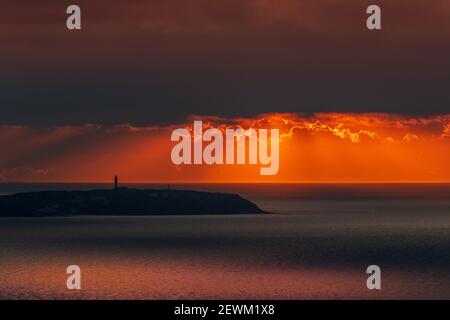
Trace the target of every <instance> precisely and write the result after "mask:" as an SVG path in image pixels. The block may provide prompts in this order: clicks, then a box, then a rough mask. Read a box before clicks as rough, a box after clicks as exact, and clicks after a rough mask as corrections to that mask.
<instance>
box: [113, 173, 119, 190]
mask: <svg viewBox="0 0 450 320" xmlns="http://www.w3.org/2000/svg"><path fill="white" fill-rule="evenodd" d="M117 189H119V177H118V176H117V174H116V175H115V176H114V190H117Z"/></svg>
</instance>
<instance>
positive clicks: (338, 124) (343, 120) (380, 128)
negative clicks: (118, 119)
mask: <svg viewBox="0 0 450 320" xmlns="http://www.w3.org/2000/svg"><path fill="white" fill-rule="evenodd" d="M194 120H202V121H203V126H204V128H212V127H214V128H218V129H220V130H222V131H224V130H225V129H226V128H242V129H244V130H246V129H249V128H254V129H279V131H280V137H281V142H280V169H279V173H278V174H277V175H275V176H260V175H259V166H255V165H179V166H177V165H174V164H173V163H172V161H171V157H170V154H171V150H172V148H173V146H174V145H175V143H174V142H171V141H170V135H171V132H172V130H174V129H176V128H180V127H185V128H188V129H189V130H192V125H193V121H194ZM449 147H450V115H438V116H430V117H406V116H403V115H394V114H377V113H373V114H349V113H318V114H312V115H304V114H292V113H273V114H262V115H259V116H257V117H253V118H231V119H230V118H219V117H208V116H206V117H205V116H191V117H189V118H188V119H187V120H186V122H185V123H181V124H174V125H169V126H151V127H135V126H132V125H118V126H110V127H108V126H102V125H92V124H88V125H83V126H71V127H69V126H65V127H57V128H46V129H42V128H30V127H20V126H0V150H1V151H2V152H1V153H0V180H2V181H28V182H37V181H42V182H49V181H59V182H75V181H77V182H98V181H110V179H111V176H112V175H114V174H116V173H117V174H119V175H120V176H121V179H122V180H124V181H129V182H164V183H173V182H186V183H189V182H400V181H402V182H450V169H449V166H448V159H449V158H450V148H449Z"/></svg>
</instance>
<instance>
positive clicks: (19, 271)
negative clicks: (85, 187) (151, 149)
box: [0, 187, 450, 299]
mask: <svg viewBox="0 0 450 320" xmlns="http://www.w3.org/2000/svg"><path fill="white" fill-rule="evenodd" d="M22 188H23V187H22ZM302 188H304V187H302ZM5 189H6V187H3V190H5ZM204 189H208V188H207V187H204ZM210 189H211V188H210ZM277 189H279V188H277ZM0 190H2V189H1V187H0ZM283 190H292V188H287V189H283V188H281V189H279V190H278V194H277V193H276V192H275V191H272V193H270V192H268V190H265V191H264V190H263V191H262V190H256V189H251V188H247V189H245V190H241V191H244V192H241V193H244V195H246V196H247V197H248V198H250V199H251V200H253V201H255V202H257V203H258V204H259V205H260V206H261V207H262V208H263V209H265V210H267V211H270V212H274V214H267V215H240V216H170V217H162V216H154V217H64V218H39V219H33V218H6V219H1V220H0V298H13V299H15V298H27V299H39V298H89V299H91V298H92V299H96V298H106V299H114V298H123V299H177V298H183V299H195V298H202V299H203V298H206V299H215V298H219V299H220V298H229V299H235V298H256V299H259V298H262V299H265V298H270V299H303V298H306V299H314V298H321V299H329V298H339V299H340V298H342V299H344V298H357V299H359V298H362V299H377V298H394V299H403V298H405V299H417V298H433V299H450V201H448V200H446V199H445V198H442V197H441V198H439V199H434V200H427V201H423V200H421V201H416V200H411V199H408V200H406V199H400V200H392V199H390V200H380V199H379V197H378V196H377V197H373V196H371V197H369V199H366V198H365V197H363V198H365V199H363V200H362V199H352V200H350V199H349V200H345V201H342V200H341V201H337V200H335V199H333V197H328V198H327V197H320V196H317V197H312V196H310V197H309V198H310V199H304V197H302V196H301V195H298V196H295V192H294V193H293V194H290V195H289V193H287V192H285V191H283ZM340 190H341V191H342V189H340ZM341 191H339V192H341ZM336 192H338V191H336ZM347 193H348V192H347ZM327 194H330V193H329V192H327ZM370 194H371V195H373V193H370ZM322 198H323V199H322ZM344 198H345V197H344ZM358 198H361V197H358ZM399 198H401V197H399ZM69 264H77V265H79V266H80V267H81V269H82V290H81V291H78V292H72V291H68V290H67V289H66V287H65V283H66V274H65V269H66V267H67V266H68V265H69ZM371 264H377V265H379V266H380V267H381V269H382V290H381V291H376V292H373V291H369V290H367V288H366V278H367V275H366V274H365V269H366V268H367V266H369V265H371Z"/></svg>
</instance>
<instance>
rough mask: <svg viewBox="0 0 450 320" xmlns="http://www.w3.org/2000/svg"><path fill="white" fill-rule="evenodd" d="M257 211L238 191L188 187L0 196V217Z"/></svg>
mask: <svg viewBox="0 0 450 320" xmlns="http://www.w3.org/2000/svg"><path fill="white" fill-rule="evenodd" d="M258 213H264V212H263V211H262V210H261V209H259V208H258V206H257V205H255V204H254V203H252V202H250V201H248V200H246V199H244V198H242V197H241V196H239V195H237V194H229V193H210V192H198V191H189V190H150V189H131V188H117V189H112V190H108V189H105V190H89V191H38V192H27V193H17V194H13V195H5V196H0V217H42V216H65V215H183V214H258Z"/></svg>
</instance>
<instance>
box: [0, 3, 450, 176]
mask: <svg viewBox="0 0 450 320" xmlns="http://www.w3.org/2000/svg"><path fill="white" fill-rule="evenodd" d="M375 3H376V4H378V5H379V6H380V7H381V9H382V30H381V31H369V30H367V29H366V27H365V20H366V17H367V15H366V13H365V11H366V8H367V6H368V5H370V4H375ZM69 4H78V5H79V6H80V7H81V9H82V30H81V31H68V30H67V29H66V25H65V20H66V17H67V15H66V13H65V11H66V7H67V6H68V5H69ZM0 44H1V50H0V70H1V72H0V88H1V94H0V112H1V117H0V132H1V136H0V148H1V149H0V151H1V152H0V180H2V181H79V180H81V181H103V180H108V179H109V177H110V176H111V175H112V174H113V173H112V172H113V171H122V172H123V175H124V176H126V177H127V178H128V180H130V181H131V180H133V181H178V180H182V181H194V180H195V181H197V180H198V181H210V180H211V181H224V180H226V181H237V180H239V179H242V180H246V181H250V180H251V181H253V180H257V181H260V179H261V178H260V177H258V176H257V175H255V174H254V172H253V171H252V170H253V169H252V168H250V169H249V168H246V169H242V168H238V169H236V168H220V169H217V168H203V169H202V168H197V169H195V170H184V168H179V167H173V166H172V165H171V164H170V163H166V162H168V160H169V159H168V156H169V155H170V141H167V139H168V138H167V137H168V136H167V132H169V131H170V129H171V128H174V127H179V126H189V125H191V122H190V120H192V117H193V115H197V117H216V119H220V121H221V122H220V123H217V124H218V125H220V124H227V123H233V124H234V125H235V124H238V125H242V123H241V122H240V121H241V120H242V119H247V120H245V121H244V123H243V124H244V126H245V125H247V124H248V123H253V122H254V121H255V120H260V119H267V118H271V119H272V118H273V117H275V118H277V117H278V116H277V115H280V114H283V115H284V116H285V117H287V118H288V119H297V120H299V119H308V121H313V122H317V121H319V122H320V123H321V124H325V126H328V125H329V126H330V128H336V127H339V126H340V125H341V126H340V127H339V128H350V129H349V130H354V131H352V132H356V133H358V132H359V131H360V130H373V131H375V129H377V134H378V136H376V137H375V138H373V139H371V141H365V140H364V141H356V142H355V141H348V139H345V137H344V138H342V137H340V136H336V135H333V134H330V132H328V133H326V131H327V130H328V129H324V130H323V132H320V134H316V133H313V132H307V133H308V134H306V133H305V132H303V131H304V130H303V131H302V130H300V133H299V132H296V133H295V134H294V137H289V138H288V139H286V140H285V141H284V142H282V145H283V147H282V151H283V150H284V156H283V153H282V163H284V166H282V167H281V170H280V174H279V175H277V178H273V179H276V180H277V181H291V180H295V181H344V180H346V181H347V180H348V181H372V180H380V181H416V180H418V181H450V174H449V172H448V169H446V166H445V165H444V160H443V158H442V157H444V156H448V151H447V149H448V140H449V139H448V138H447V136H448V135H447V133H446V132H447V131H446V130H448V123H449V122H448V121H447V120H448V114H449V113H450V108H449V105H450V90H449V85H450V59H448V57H449V56H450V2H449V1H447V0H428V1H419V0H409V1H406V0H396V1H384V0H380V1H375V2H374V1H366V0H346V1H342V0H314V1H312V0H276V1H275V0H215V1H210V0H194V1H182V0H165V1H162V0H152V1H143V0H130V1H114V0H108V1H106V0H90V1H86V0H77V1H74V2H70V3H68V2H66V1H57V0H40V1H33V0H20V1H2V3H1V4H0ZM337 115H339V116H337ZM370 115H374V116H373V117H374V118H375V119H376V120H377V121H378V120H380V121H386V123H390V121H391V119H393V118H395V119H400V120H399V121H401V122H402V121H405V122H407V123H409V124H408V126H407V129H405V128H403V129H401V130H400V128H398V127H396V126H393V125H392V126H391V125H388V124H386V125H385V126H384V127H383V126H376V127H373V124H368V123H366V122H363V120H364V119H366V118H367V117H368V116H369V117H370ZM324 117H325V118H326V119H324ZM343 117H352V118H353V119H359V120H358V121H359V122H358V121H357V123H352V124H351V126H348V125H349V123H346V122H345V121H343V122H338V120H343ZM238 119H239V121H238ZM337 119H338V120H337ZM421 119H422V120H423V119H428V120H427V121H431V123H433V125H432V126H431V125H424V126H418V125H411V123H412V122H414V121H417V123H421V122H420V121H421ZM408 121H409V122H408ZM283 123H284V122H283ZM387 127H389V129H386V128H387ZM380 128H382V130H381V129H380ZM322 129H323V128H322ZM380 130H381V131H380ZM408 130H410V131H411V132H408ZM379 131H380V132H379ZM408 134H410V136H409V138H405V137H406V136H407V135H408ZM299 137H301V138H303V139H306V141H304V140H303V139H300V138H299ZM414 137H418V138H417V139H416V138H414ZM319 138H320V139H319ZM389 138H392V141H391V139H389ZM164 139H165V140H164ZM364 139H365V138H364ZM404 139H406V140H408V139H409V140H410V141H406V140H404ZM287 140H288V141H287ZM286 141H287V142H286ZM294 141H296V143H294ZM319 142H320V143H322V144H323V145H322V147H314V146H315V145H317V143H319ZM154 143H158V147H155V146H154V145H153V144H154ZM370 143H372V144H376V145H377V146H379V148H380V149H379V150H378V149H377V152H380V154H382V155H384V158H383V159H382V160H384V161H380V167H377V166H375V167H373V166H372V167H371V166H370V165H368V163H369V162H368V161H367V159H371V158H373V157H374V156H375V155H374V154H372V153H370V152H369V151H370V150H371V147H369V146H368V144H370ZM389 143H390V144H389ZM395 143H397V144H396V147H393V145H394V144H395ZM303 144H306V145H303ZM288 146H289V147H288ZM300 146H303V147H305V148H306V149H305V152H304V153H303V155H300V153H298V152H297V150H301V149H300ZM400 146H401V147H400ZM412 146H414V147H412ZM344 147H345V148H344ZM141 148H142V149H141ZM283 148H284V149H283ZM166 149H167V150H166ZM95 150H97V151H95ZM151 150H154V151H151ZM162 150H165V151H162ZM374 150H375V149H373V148H372V151H373V152H375V151H374ZM166 151H167V152H166ZM343 151H345V152H347V153H346V154H345V157H344V156H343V155H342V153H343ZM400 151H401V152H400ZM396 152H398V154H397V153H396ZM425 152H427V153H425ZM335 153H336V154H335ZM400 153H401V154H402V155H401V156H400ZM287 154H289V155H290V156H289V157H287V156H286V155H287ZM305 154H306V155H309V156H310V157H308V156H305ZM349 154H353V155H358V157H360V158H358V161H356V160H355V161H354V162H355V163H359V164H360V167H358V166H356V167H355V166H354V165H353V166H349V165H346V164H345V163H347V164H348V163H349V162H348V159H347V158H346V157H349ZM377 154H378V153H377ZM418 154H419V155H420V156H421V157H419V160H417V161H416V160H415V162H411V161H412V159H416V158H417V155H418ZM427 154H432V155H434V156H435V158H431V156H428V155H427ZM313 155H314V157H313ZM109 157H112V158H113V159H115V160H111V159H110V158H109ZM118 157H119V158H121V159H122V162H120V161H116V160H117V158H118ZM322 157H328V159H336V162H333V161H331V160H329V161H330V162H332V163H328V162H323V163H322V162H320V161H317V159H318V158H321V159H323V158H322ZM424 158H427V159H426V160H425V159H424ZM299 159H301V160H302V161H304V162H305V164H304V167H298V168H297V167H296V166H295V165H294V164H296V165H299V164H301V163H303V162H299ZM308 159H309V161H312V162H316V165H315V166H312V165H311V166H310V165H308V164H307V163H309V162H308V161H307V160H308ZM420 159H422V160H420ZM433 159H434V160H433ZM408 161H409V162H411V163H415V165H412V164H411V166H403V167H402V166H400V165H398V163H406V162H408ZM362 163H365V165H362ZM393 163H394V164H393ZM106 164H108V165H106ZM121 164H122V165H121ZM125 164H126V166H128V169H127V168H125ZM319 164H320V166H319ZM397 166H398V167H397ZM155 167H160V168H165V169H161V170H158V169H154V168H155ZM151 168H153V169H151ZM287 168H289V169H287ZM350 168H353V169H352V170H350ZM390 168H391V169H390ZM392 168H399V169H398V170H393V169H392ZM356 169H357V170H356ZM374 169H377V170H382V172H384V173H385V174H375V173H374V171H373V170H374ZM152 170H153V171H152ZM183 170H184V171H189V172H190V173H185V172H184V171H183ZM358 170H359V171H358ZM228 171H229V172H228ZM240 171H242V172H240ZM319 172H320V174H319ZM358 172H359V173H358ZM182 173H183V174H182ZM293 173H295V174H293ZM267 179H268V180H269V181H272V180H270V179H272V178H267Z"/></svg>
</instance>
